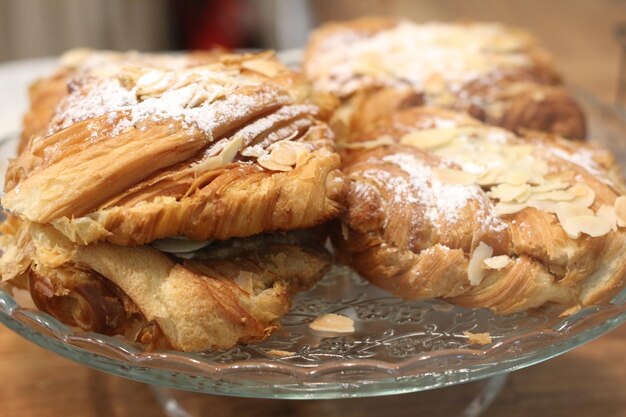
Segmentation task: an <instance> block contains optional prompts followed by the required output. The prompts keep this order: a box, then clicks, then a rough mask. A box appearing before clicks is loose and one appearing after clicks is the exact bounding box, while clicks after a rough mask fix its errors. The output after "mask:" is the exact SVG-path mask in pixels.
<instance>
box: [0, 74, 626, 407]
mask: <svg viewBox="0 0 626 417" xmlns="http://www.w3.org/2000/svg"><path fill="white" fill-rule="evenodd" d="M2 76H3V73H2V68H0V90H2V89H3V84H2ZM6 85H8V83H5V84H4V86H5V87H6ZM13 87H14V83H12V84H11V88H13ZM21 88H25V87H24V86H21ZM0 92H2V91H0ZM575 94H576V95H577V97H578V99H579V100H580V101H581V103H582V104H583V106H584V107H585V109H586V111H587V114H588V118H589V124H590V136H591V137H593V138H595V141H596V142H598V143H600V144H601V145H602V146H605V147H607V148H609V149H611V150H612V151H613V152H614V154H615V155H616V157H617V158H618V160H619V161H620V163H621V164H622V166H626V120H625V119H623V118H622V116H621V115H620V114H619V112H617V111H616V110H615V109H614V108H612V107H611V106H608V105H604V104H602V103H600V102H599V101H597V100H596V99H595V98H594V97H592V96H591V95H589V94H587V93H585V92H583V91H579V90H576V91H575ZM2 95H3V94H0V97H1V96H2ZM5 96H6V95H5ZM0 104H1V103H0ZM20 106H23V104H19V103H18V104H16V105H15V107H16V108H19V107H20ZM15 123H16V126H17V125H18V124H19V119H18V120H16V121H15ZM14 131H15V130H14ZM16 142H17V141H16V135H15V134H13V135H9V136H7V137H6V138H5V139H4V140H3V141H2V142H1V149H0V170H2V171H4V166H5V164H6V159H7V158H8V157H10V156H11V155H13V152H14V149H15V145H16ZM324 313H340V314H344V315H346V316H349V317H351V318H352V319H354V321H355V329H356V331H355V332H354V333H352V334H348V335H341V336H338V335H330V334H328V335H323V334H317V333H314V332H312V331H311V330H310V329H309V327H308V323H309V322H310V321H311V320H313V319H314V318H315V317H317V316H319V315H321V314H324ZM624 321H626V290H624V291H622V292H621V293H620V294H618V295H617V296H615V297H614V299H613V300H611V301H610V302H607V303H606V304H603V305H598V306H591V307H587V308H584V309H582V310H580V311H578V312H577V313H575V314H573V315H571V316H569V317H559V315H558V312H557V311H555V310H554V309H551V308H544V309H541V310H538V311H533V312H530V313H520V314H513V315H507V316H497V315H495V314H493V313H491V312H490V311H488V310H484V309H483V310H469V309H463V308H460V307H455V306H452V305H450V304H447V303H445V302H441V301H422V302H407V301H403V300H400V299H398V298H395V297H392V296H390V295H389V294H388V293H386V292H384V291H382V290H380V289H377V288H375V287H373V286H371V285H366V283H365V281H364V280H363V279H362V278H360V277H359V276H357V275H356V274H355V273H353V272H352V271H350V270H349V269H348V268H346V267H341V266H336V267H334V269H333V270H332V271H331V272H330V273H329V274H328V276H326V277H325V279H324V280H322V281H321V282H320V283H319V284H318V285H317V286H316V287H315V288H314V289H313V290H311V291H309V292H307V293H304V294H301V295H300V296H299V297H298V298H297V299H296V300H295V302H294V307H293V309H292V310H291V312H290V313H289V314H288V315H287V316H286V317H285V318H284V319H283V320H282V331H281V332H279V333H277V334H275V335H273V336H272V337H270V338H269V339H268V340H266V341H265V342H263V343H260V344H255V345H250V346H241V347H236V348H233V349H230V350H226V351H207V352H202V353H181V352H173V351H157V352H143V350H142V348H141V346H139V345H135V344H132V343H128V342H126V341H124V340H122V339H120V338H117V337H108V336H103V335H100V334H96V333H89V332H83V331H80V330H78V329H76V328H71V327H68V326H65V325H64V324H62V323H60V322H59V321H57V320H55V319H54V318H52V317H51V316H49V315H47V314H45V313H42V312H40V311H37V310H35V309H33V308H30V307H29V306H28V303H26V302H21V303H18V302H17V301H16V299H15V298H13V297H12V296H11V295H10V294H9V292H8V291H7V290H6V289H0V322H2V323H3V324H4V325H6V326H7V327H9V328H11V329H13V330H14V331H15V332H17V333H19V334H20V335H22V336H23V337H25V338H26V339H28V340H30V341H32V342H34V343H36V344H38V345H39V346H42V347H44V348H45V349H48V350H51V351H53V352H56V353H58V354H60V355H62V356H65V357H67V358H69V359H71V360H74V361H77V362H79V363H82V364H84V365H86V366H89V367H92V368H95V369H98V370H101V371H104V372H108V373H111V374H115V375H119V376H122V377H125V378H129V379H134V380H137V381H141V382H145V383H147V384H151V385H152V386H153V391H154V393H155V397H156V398H157V400H158V401H159V402H160V403H161V404H162V405H163V408H164V410H165V412H166V413H167V414H168V415H169V416H176V417H187V416H191V415H202V411H204V412H207V411H211V408H210V407H211V401H213V403H215V401H217V400H216V398H215V397H214V396H210V395H199V394H197V393H202V394H214V395H228V396H237V397H252V398H273V399H310V400H314V399H337V398H354V397H373V396H381V395H391V394H401V393H410V392H417V391H422V392H421V393H419V394H412V395H416V399H415V401H416V409H415V411H416V413H418V412H419V411H420V410H421V411H422V412H424V414H427V415H429V416H435V415H462V416H467V417H469V416H477V415H479V414H480V413H481V412H482V411H483V410H484V409H485V408H486V407H487V406H488V405H489V404H490V403H491V402H492V401H493V399H494V398H495V397H496V396H497V394H498V393H499V391H500V389H501V388H502V386H503V384H504V383H505V380H506V374H507V373H508V372H511V371H514V370H517V369H520V368H524V367H527V366H530V365H533V364H535V363H538V362H541V361H545V360H547V359H550V358H552V357H555V356H557V355H560V354H562V353H565V352H567V351H569V350H571V349H574V348H575V347H577V346H580V345H581V344H583V343H586V342H589V341H591V340H593V339H595V338H596V337H598V336H600V335H602V334H604V333H606V332H608V331H610V330H612V329H614V328H616V327H618V326H619V325H620V324H622V323H624ZM465 332H472V333H485V332H488V333H489V334H490V336H491V339H492V342H491V343H489V344H487V345H477V344H473V343H472V342H471V341H470V340H469V339H468V337H467V335H466V334H465ZM446 387H447V388H446ZM451 398H454V399H455V401H456V402H458V400H459V399H463V401H465V402H464V403H463V407H464V408H463V407H461V408H459V409H457V410H451V409H450V408H449V407H446V405H449V404H450V403H451V401H450V399H451ZM245 401H252V403H251V404H252V405H251V406H254V404H256V403H254V401H260V400H245ZM363 401H369V400H363ZM381 401H382V399H381ZM342 403H343V402H342ZM363 404H365V406H366V407H367V406H370V405H371V403H369V402H365V403H363ZM352 406H354V404H351V405H350V407H352ZM341 407H345V406H339V409H341ZM420 407H422V408H420ZM424 407H426V408H424ZM320 412H322V411H320ZM324 412H325V413H326V414H328V411H327V410H326V411H324ZM338 414H341V411H339V412H338Z"/></svg>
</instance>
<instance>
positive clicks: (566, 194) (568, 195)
mask: <svg viewBox="0 0 626 417" xmlns="http://www.w3.org/2000/svg"><path fill="white" fill-rule="evenodd" d="M574 198H576V195H575V194H574V193H572V192H570V191H567V190H556V191H548V192H545V193H533V195H532V199H533V200H549V201H572V200H574Z"/></svg>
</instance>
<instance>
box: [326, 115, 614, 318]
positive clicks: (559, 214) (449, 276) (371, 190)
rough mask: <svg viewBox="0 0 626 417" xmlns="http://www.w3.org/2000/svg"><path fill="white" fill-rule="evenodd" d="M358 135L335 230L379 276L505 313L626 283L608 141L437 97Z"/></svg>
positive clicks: (401, 291)
mask: <svg viewBox="0 0 626 417" xmlns="http://www.w3.org/2000/svg"><path fill="white" fill-rule="evenodd" d="M352 139H353V141H352V143H350V145H349V146H350V148H349V149H347V150H346V158H345V163H344V173H345V174H346V176H347V178H348V181H349V189H350V191H349V194H348V195H349V197H348V211H347V213H346V214H345V216H344V217H343V219H342V220H343V227H342V231H341V233H340V232H337V233H336V235H335V236H334V238H335V239H334V241H335V243H336V245H337V247H338V248H339V251H340V253H341V257H342V259H343V260H344V261H345V262H347V263H348V264H350V265H351V266H353V267H354V268H355V269H356V270H357V271H359V272H360V273H361V274H362V275H364V276H365V277H366V278H367V279H369V280H370V281H371V282H372V283H374V284H376V285H378V286H380V287H382V288H385V289H387V290H389V291H390V292H392V293H394V294H396V295H398V296H401V297H404V298H407V299H423V298H434V297H441V298H445V299H447V300H449V301H450V302H452V303H456V304H460V305H463V306H468V307H488V308H491V309H493V310H494V311H496V312H498V313H512V312H516V311H521V310H525V309H529V308H535V307H539V306H542V305H544V304H546V303H558V304H560V305H562V306H563V307H564V308H577V307H578V306H581V305H582V306H584V305H589V304H593V303H596V302H598V301H601V300H604V299H606V298H607V297H609V296H610V295H612V294H614V293H615V291H616V290H617V289H619V288H620V286H622V285H623V283H624V278H623V276H624V273H625V272H626V255H625V254H624V250H623V248H624V247H625V245H626V230H625V229H624V228H623V226H626V197H624V196H623V193H624V182H623V180H622V178H621V174H620V170H619V167H618V166H617V165H616V164H615V162H614V161H613V158H612V156H611V155H610V154H609V153H608V152H606V151H603V150H600V149H597V148H595V147H593V146H591V145H583V144H579V143H575V142H571V141H566V140H564V139H561V138H559V137H556V136H550V135H540V134H532V135H530V136H528V137H526V138H523V139H522V138H519V137H516V136H515V135H514V134H512V133H509V132H507V131H506V130H503V129H499V128H496V127H490V126H487V125H484V124H481V123H480V122H478V121H476V120H474V119H471V118H469V117H467V116H462V115H459V114H455V113H452V112H450V111H447V110H440V109H432V108H413V109H408V110H404V111H402V112H399V113H397V114H396V115H394V116H390V117H388V118H386V119H382V120H381V121H380V122H379V124H378V125H377V126H376V127H373V128H372V129H370V130H369V131H367V132H365V133H359V134H356V136H355V137H353V138H352Z"/></svg>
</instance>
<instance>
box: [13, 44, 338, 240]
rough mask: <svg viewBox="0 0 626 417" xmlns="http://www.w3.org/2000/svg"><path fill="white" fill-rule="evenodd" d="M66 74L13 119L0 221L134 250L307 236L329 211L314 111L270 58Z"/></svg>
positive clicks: (305, 91)
mask: <svg viewBox="0 0 626 417" xmlns="http://www.w3.org/2000/svg"><path fill="white" fill-rule="evenodd" d="M68 65H69V69H63V70H61V72H60V74H57V75H55V76H53V77H52V79H50V80H49V81H47V83H48V84H49V89H50V91H48V93H47V94H44V93H42V92H40V93H39V94H37V93H33V96H34V97H35V99H34V107H36V108H38V107H39V106H41V107H42V108H44V107H46V106H49V105H50V103H51V102H57V103H56V105H55V107H54V111H53V112H49V111H44V110H41V109H40V110H33V111H31V113H30V116H28V117H26V119H25V122H26V127H25V132H28V133H26V135H30V136H29V137H28V140H27V144H26V146H25V147H24V149H23V151H22V152H21V153H20V155H19V156H18V158H17V159H16V160H14V161H12V162H11V164H10V166H9V169H8V171H7V176H6V185H5V191H6V194H5V195H4V196H3V198H2V204H3V206H4V208H5V209H7V210H8V211H9V212H11V213H12V214H14V215H16V216H19V217H21V218H23V219H24V220H26V221H30V222H35V223H42V224H52V225H53V226H54V227H55V228H56V229H57V230H59V231H61V232H62V233H63V234H64V235H65V236H66V237H68V238H69V239H70V240H72V241H74V242H77V243H81V244H88V243H92V242H97V241H102V240H108V241H110V242H112V243H116V244H122V245H141V244H144V243H147V242H150V241H152V240H155V239H159V238H163V237H169V236H175V235H182V236H185V237H187V238H189V239H195V240H204V239H216V238H217V239H228V238H230V237H240V236H250V235H255V234H258V233H262V232H267V231H276V230H291V229H295V228H304V227H311V226H315V225H317V224H320V223H322V222H323V221H325V220H327V219H329V218H332V217H334V216H336V215H337V214H338V212H339V211H340V208H341V195H342V193H343V191H342V190H343V182H342V178H341V174H340V172H339V170H338V167H339V156H338V155H337V154H336V153H335V151H334V147H333V140H332V139H333V136H332V132H331V131H330V129H329V128H328V127H327V125H326V124H325V123H323V122H322V121H321V120H320V117H321V115H320V114H322V115H323V113H324V112H325V111H327V109H326V110H325V109H324V108H320V105H322V106H324V105H325V101H324V100H316V98H315V97H313V96H314V95H313V94H312V93H311V91H310V89H309V87H308V85H307V84H306V83H304V81H303V80H302V79H301V78H300V77H299V76H298V75H297V74H296V73H294V72H293V71H291V70H289V69H288V68H286V67H285V66H283V65H282V64H280V63H279V62H278V61H277V60H276V58H275V57H274V55H273V54H272V53H262V54H256V55H252V54H249V55H230V54H218V55H215V56H213V55H210V54H208V55H207V56H206V57H202V58H198V57H196V56H193V55H192V56H186V55H182V56H178V57H177V56H174V57H168V56H162V55H156V56H155V55H145V56H144V55H141V54H132V53H130V54H115V53H96V52H91V53H84V54H81V55H79V56H78V57H77V58H76V57H75V58H74V59H73V60H71V64H68ZM60 79H65V81H66V83H67V86H68V87H67V88H68V90H67V92H66V93H64V95H63V96H62V97H58V95H59V92H58V90H59V87H58V83H59V82H61V81H60ZM45 83H46V82H44V84H45ZM39 88H40V89H43V90H46V89H45V88H44V87H43V86H40V87H39ZM37 89H38V88H35V90H37ZM46 95H50V96H54V97H55V98H54V99H52V98H51V99H49V100H46V99H44V98H42V97H45V96H46ZM37 97H39V98H38V99H37ZM40 101H41V102H42V103H40ZM43 102H45V103H43ZM320 103H321V104H320ZM44 104H45V105H44Z"/></svg>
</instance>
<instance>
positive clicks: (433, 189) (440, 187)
mask: <svg viewBox="0 0 626 417" xmlns="http://www.w3.org/2000/svg"><path fill="white" fill-rule="evenodd" d="M382 160H383V161H385V162H390V163H392V164H394V165H397V166H398V167H399V168H400V169H401V170H402V171H404V172H405V173H406V174H408V175H407V176H406V177H402V176H398V175H392V174H391V173H389V172H387V171H384V170H366V171H365V172H364V173H363V176H364V177H366V178H368V177H370V178H372V179H376V180H377V181H380V182H381V183H383V184H384V185H385V187H387V188H388V189H389V190H390V194H391V195H392V196H393V199H394V200H395V202H396V203H409V204H415V203H419V204H422V205H423V206H424V207H425V217H426V220H428V221H429V222H431V223H440V222H441V221H444V222H446V223H449V224H452V223H455V222H458V221H460V220H461V219H460V214H461V213H462V211H463V209H465V208H466V207H467V206H468V204H470V202H471V201H476V202H477V203H478V212H477V213H476V215H477V216H478V218H479V221H480V223H481V224H483V225H484V227H486V228H489V229H491V230H495V231H501V230H504V229H505V228H506V227H507V225H506V223H504V222H503V221H501V220H500V219H499V218H498V217H496V216H495V215H494V213H493V212H492V210H491V207H490V205H489V204H488V198H487V197H486V196H485V195H484V193H483V192H482V190H481V188H480V187H479V186H477V185H461V184H444V183H442V182H441V181H440V180H439V179H438V178H437V176H436V175H435V174H434V173H433V170H432V168H431V167H429V166H427V165H426V164H425V163H424V162H423V161H421V160H420V159H419V158H418V157H416V156H415V155H413V154H411V153H403V152H398V153H394V154H389V155H386V156H384V157H383V158H382ZM444 165H445V164H444Z"/></svg>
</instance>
